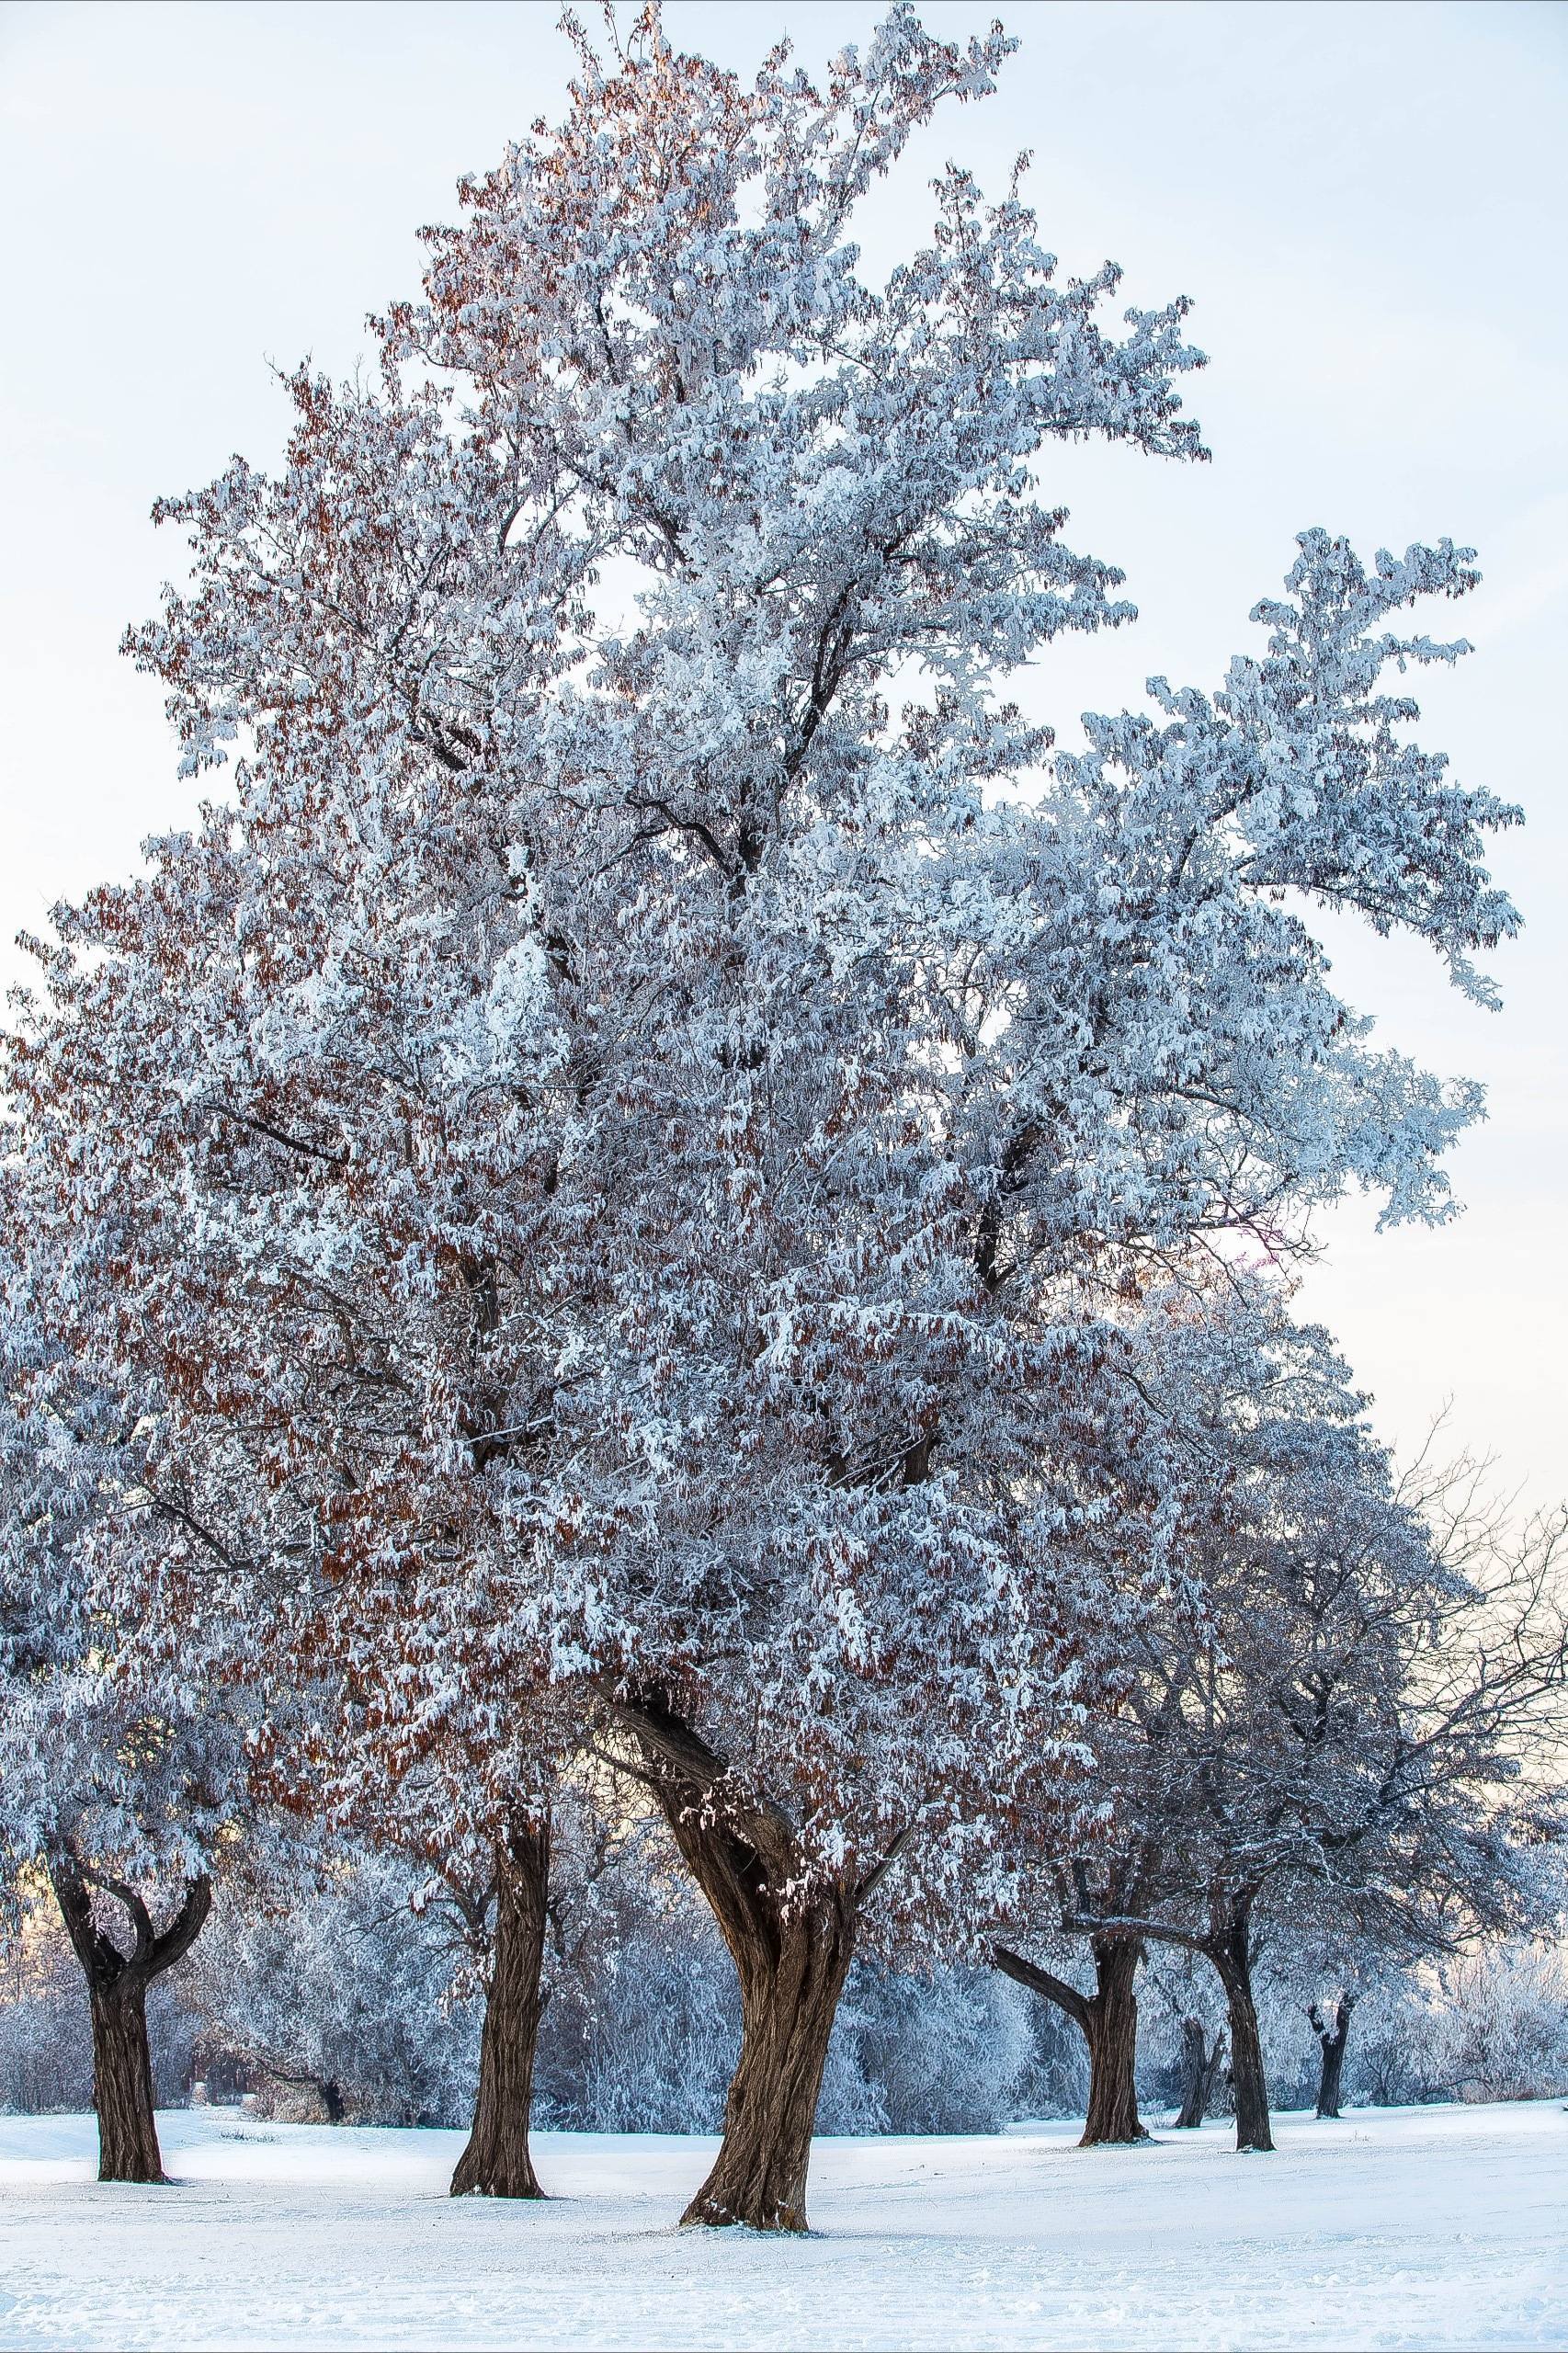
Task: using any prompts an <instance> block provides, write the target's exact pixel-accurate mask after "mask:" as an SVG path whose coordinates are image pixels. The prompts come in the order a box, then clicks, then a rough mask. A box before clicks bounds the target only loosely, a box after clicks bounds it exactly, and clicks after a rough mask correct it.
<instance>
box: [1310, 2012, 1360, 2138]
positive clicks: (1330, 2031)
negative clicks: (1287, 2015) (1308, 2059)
mask: <svg viewBox="0 0 1568 2353" xmlns="http://www.w3.org/2000/svg"><path fill="white" fill-rule="evenodd" d="M1357 1998H1358V1997H1357V1995H1355V1994H1354V1993H1351V1992H1350V1991H1348V1990H1346V1992H1344V1993H1342V1994H1341V1995H1340V1996H1339V1999H1338V2001H1337V2002H1336V2003H1335V2006H1334V2009H1333V2011H1332V2012H1331V2014H1330V2018H1329V2023H1328V2024H1327V2025H1326V2026H1325V2025H1324V2018H1323V2013H1322V2012H1321V2011H1320V2009H1319V2008H1318V2006H1317V2004H1316V2003H1315V2002H1309V2003H1308V2004H1307V2023H1308V2025H1309V2026H1310V2027H1311V2028H1312V2032H1313V2033H1314V2034H1315V2035H1316V2037H1317V2039H1318V2042H1319V2044H1320V2045H1321V2047H1322V2051H1323V2073H1322V2075H1320V2076H1319V2078H1318V2097H1317V2114H1318V2115H1319V2116H1337V2115H1338V2114H1339V2086H1340V2084H1341V2081H1342V2080H1343V2077H1344V2075H1345V2046H1346V2043H1347V2042H1348V2041H1349V2040H1350V2018H1351V2014H1352V2012H1353V2011H1354V2010H1355V2007H1356V2002H1357Z"/></svg>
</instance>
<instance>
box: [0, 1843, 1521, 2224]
mask: <svg viewBox="0 0 1568 2353" xmlns="http://www.w3.org/2000/svg"><path fill="white" fill-rule="evenodd" d="M581 1861H582V1859H581V1858H574V1857H572V1855H571V1851H570V1840H569V1839H568V1840H566V1841H559V1840H558V1864H557V1869H556V1870H555V1872H554V1874H553V1878H552V1885H551V1915H552V1916H551V1935H550V1938H549V1940H548V1949H547V1953H546V1961H545V1972H544V1995H543V2002H542V2015H541V2018H540V2037H539V2046H538V2052H537V2058H536V2063H535V2072H534V2085H533V2116H534V2121H535V2124H536V2126H540V2125H541V2126H544V2127H548V2128H550V2129H551V2130H554V2131H562V2130H565V2131H592V2132H659V2133H674V2132H686V2133H710V2132H716V2131H718V2130H719V2129H720V2126H721V2125H722V2120H723V2111H724V2100H725V2091H726V2087H727V2086H728V2083H729V2080H730V2077H731V2075H733V2069H734V2063H735V2057H736V2053H737V2051H738V2048H739V2041H740V2001H739V1991H738V1987H737V1984H736V1981H735V1975H734V1972H733V1968H732V1966H731V1964H730V1961H729V1959H728V1956H727V1954H726V1952H725V1949H724V1946H723V1942H722V1938H720V1937H719V1935H718V1933H717V1931H716V1929H715V1928H714V1927H713V1924H712V1919H711V1915H710V1913H709V1912H708V1910H707V1907H706V1905H705V1904H703V1903H702V1900H701V1898H700V1896H699V1894H698V1893H697V1892H696V1891H695V1889H694V1888H692V1886H691V1884H690V1881H688V1880H687V1878H686V1876H685V1874H684V1873H682V1872H680V1871H679V1870H677V1869H676V1868H675V1859H674V1857H673V1854H672V1852H671V1851H670V1850H669V1848H668V1846H667V1842H665V1840H664V1839H663V1838H662V1837H661V1836H659V1835H658V1834H657V1832H656V1830H654V1829H653V1825H651V1824H647V1825H645V1826H644V1827H643V1828H642V1830H640V1831H637V1832H635V1833H633V1834H631V1835H628V1836H622V1837H620V1838H618V1839H617V1840H616V1841H615V1843H614V1855H613V1859H612V1860H611V1861H610V1863H609V1864H608V1869H607V1870H605V1871H604V1872H603V1873H602V1874H601V1875H600V1876H599V1877H598V1878H597V1880H596V1881H594V1891H595V1893H594V1900H593V1903H592V1905H591V1907H590V1909H589V1910H588V1911H587V1912H586V1913H585V1910H584V1909H583V1908H582V1905H581V1887H582V1880H581V1877H580V1865H581ZM569 1862H570V1864H571V1866H572V1867H571V1868H568V1867H567V1865H568V1863H569ZM589 1868H590V1869H591V1868H592V1865H591V1863H590V1865H589ZM431 1896H432V1891H431V1888H430V1884H429V1879H428V1874H427V1873H426V1871H425V1870H423V1869H422V1868H421V1866H420V1865H418V1864H417V1863H411V1862H408V1861H405V1860H404V1859H402V1858H399V1857H396V1856H390V1855H387V1854H384V1853H365V1854H360V1855H358V1856H355V1855H354V1854H353V1853H352V1852H351V1851H349V1850H347V1849H345V1850H343V1851H341V1852H340V1853H339V1854H338V1855H337V1856H336V1857H335V1859H334V1860H333V1863H332V1865H331V1868H330V1869H329V1870H328V1871H327V1872H326V1873H325V1874H324V1876H323V1877H322V1879H321V1880H320V1881H315V1880H312V1881H307V1882H306V1883H304V1884H303V1885H301V1883H300V1882H299V1881H298V1880H297V1879H296V1878H293V1877H291V1876H289V1875H283V1876H281V1877H280V1878H279V1879H278V1881H276V1882H275V1883H272V1884H267V1881H266V1880H265V1878H264V1877H261V1876H260V1875H258V1874H257V1872H256V1870H255V1869H254V1861H253V1867H252V1868H250V1869H248V1870H246V1871H245V1872H244V1874H243V1875H242V1874H240V1873H238V1872H236V1873H234V1874H232V1875H230V1876H228V1877H226V1878H225V1880H224V1881H223V1884H222V1888H221V1890H220V1891H219V1894H218V1899H217V1902H216V1903H215V1905H214V1908H213V1914H212V1917H211V1919H210V1923H209V1925H208V1926H207V1927H206V1928H205V1929H204V1930H203V1932H202V1934H201V1936H200V1938H199V1939H198V1941H197V1943H196V1944H195V1945H194V1946H193V1948H192V1949H191V1953H190V1955H189V1956H188V1958H187V1961H185V1962H184V1963H183V1964H182V1965H181V1966H180V1967H179V1968H178V1969H176V1970H174V1971H171V1972H169V1973H168V1974H167V1975H166V1976H164V1977H161V1978H160V1979H159V1980H158V1981H157V1984H155V1985H154V1987H153V1991H152V1993H151V1994H150V1995H149V1998H148V2003H147V2013H146V2015H147V2027H148V2040H149V2045H150V2050H151V2056H152V2066H153V2092H154V2097H155V2099H156V2103H157V2106H158V2107H159V2108H160V2109H164V2108H170V2107H174V2108H178V2107H183V2106H187V2105H189V2104H191V2103H192V2102H194V2103H196V2104H202V2103H233V2102H236V2101H238V2100H239V2099H240V2098H241V2097H242V2095H244V2100H245V2104H246V2107H247V2109H253V2110H254V2111H255V2112H256V2114H257V2115H258V2116H260V2117H262V2118H281V2119H284V2120H289V2121H292V2122H306V2123H322V2122H328V2123H333V2122H337V2123H350V2124H360V2125H364V2124H372V2125H392V2126H404V2127H406V2126H417V2125H425V2126H433V2125H438V2126H466V2125H467V2124H468V2122H469V2121H470V2120H471V2119H472V2112H473V2099H474V2090H475V2086H476V2083H477V2077H478V2066H479V2047H480V2038H481V2031H482V2026H483V2011H484V2001H483V1976H482V1972H476V1971H468V1972H465V1971H462V1970H461V1969H459V1970H458V1971H457V1972H454V1966H453V1964H454V1961H461V1959H462V1957H463V1951H464V1946H463V1942H462V1938H461V1932H460V1928H459V1927H458V1924H457V1923H456V1922H455V1921H454V1920H453V1919H452V1917H451V1915H450V1914H449V1912H447V1911H446V1910H445V1909H444V1907H443V1906H442V1904H440V1903H439V1901H438V1900H431ZM565 1907H570V1910H571V1913H572V1916H573V1918H574V1922H575V1927H574V1930H567V1929H566V1927H565V1923H564V1921H563V1919H562V1911H563V1908H565ZM1058 1966H1059V1968H1060V1969H1061V1970H1062V1971H1063V1972H1065V1975H1064V1978H1063V1981H1062V1982H1064V1983H1067V1984H1069V1986H1070V1988H1071V1989H1072V1990H1079V1989H1083V1990H1084V1991H1086V1992H1092V1989H1093V1979H1092V1973H1091V1972H1085V1971H1084V1970H1083V1969H1082V1968H1081V1967H1080V1966H1075V1965H1074V1961H1073V1960H1072V1959H1071V1958H1070V1957H1068V1956H1067V1955H1065V1954H1064V1955H1063V1956H1062V1960H1061V1961H1060V1962H1059V1964H1058ZM1352 1969H1353V1970H1354V1972H1355V1974H1354V1979H1353V1981H1352V1982H1349V1983H1347V1977H1346V1972H1348V1971H1350V1970H1352ZM1136 1982H1137V1990H1138V2009H1139V2018H1138V2025H1139V2032H1138V2066H1137V2075H1136V2083H1135V2088H1136V2091H1137V2095H1138V2099H1139V2102H1140V2104H1141V2107H1142V2112H1143V2115H1144V2116H1145V2118H1147V2119H1148V2120H1149V2121H1150V2122H1153V2121H1154V2120H1155V2118H1156V2117H1157V2118H1158V2119H1159V2120H1160V2121H1161V2122H1163V2123H1165V2124H1170V2123H1172V2122H1174V2123H1176V2124H1177V2125H1178V2126H1179V2125H1197V2124H1199V2123H1201V2122H1202V2121H1204V2120H1205V2119H1208V2118H1220V2119H1223V2120H1225V2121H1226V2122H1227V2124H1228V2122H1229V2120H1230V2119H1231V2116H1232V2114H1233V2107H1234V2090H1233V2083H1232V2082H1231V2080H1230V2074H1229V2069H1228V2066H1227V2064H1226V2062H1227V2059H1228V2055H1229V2038H1228V2033H1227V2029H1226V2024H1225V2013H1224V2001H1223V1994H1222V1989H1221V1986H1220V1984H1219V1981H1218V1979H1217V1977H1216V1976H1215V1975H1214V1973H1213V1972H1212V1970H1211V1969H1210V1966H1209V1964H1208V1963H1207V1962H1205V1961H1203V1960H1202V1959H1201V1957H1200V1956H1197V1955H1194V1954H1192V1953H1189V1952H1186V1951H1183V1950H1180V1949H1176V1948H1169V1947H1165V1948H1162V1947H1160V1946H1158V1945H1151V1946H1150V1947H1149V1948H1147V1950H1146V1956H1145V1960H1144V1961H1143V1963H1142V1965H1141V1967H1140V1968H1139V1971H1138V1973H1137V1981H1136ZM1254 1983H1255V1986H1256V2000H1257V2010H1258V2023H1259V2029H1260V2034H1261V2039H1262V2042H1263V2047H1264V2051H1265V2053H1266V2058H1267V2073H1268V2078H1269V2084H1270V2087H1271V2089H1272V2091H1273V2093H1274V2095H1275V2097H1276V2098H1277V2100H1278V2104H1279V2105H1280V2106H1281V2107H1283V2108H1288V2109H1299V2108H1301V2107H1303V2106H1304V2107H1307V2108H1309V2109H1310V2108H1311V2107H1312V2103H1313V2100H1314V2098H1315V2099H1317V2100H1318V2102H1319V2106H1320V2108H1321V2109H1323V2111H1324V2113H1327V2112H1328V2111H1329V2110H1330V2109H1332V2108H1333V2107H1335V2104H1336V2102H1337V2101H1338V2100H1344V2101H1346V2102H1347V2103H1349V2104H1350V2105H1353V2106H1354V2105H1361V2104H1365V2103H1367V2102H1372V2103H1376V2104H1388V2103H1399V2102H1407V2101H1413V2100H1415V2101H1423V2100H1434V2099H1449V2100H1451V2099H1461V2098H1462V2099H1515V2098H1529V2097H1548V2096H1550V2095H1552V2094H1561V2093H1564V2092H1568V1985H1565V1983H1564V1972H1563V1967H1562V1960H1561V1957H1560V1956H1559V1955H1557V1954H1556V1953H1554V1951H1553V1949H1552V1948H1551V1944H1550V1943H1549V1942H1546V1941H1541V1942H1536V1943H1531V1942H1528V1941H1527V1940H1525V1939H1506V1940H1504V1941H1503V1942H1501V1943H1497V1944H1488V1945H1487V1946H1486V1947H1485V1948H1484V1949H1483V1950H1481V1951H1479V1952H1478V1953H1476V1954H1474V1955H1466V1956H1463V1957H1461V1958H1459V1959H1449V1958H1444V1959H1439V1960H1438V1961H1436V1962H1433V1961H1430V1960H1429V1959H1427V1958H1426V1957H1416V1958H1414V1959H1412V1958H1410V1957H1409V1956H1407V1955H1404V1954H1403V1953H1401V1952H1393V1953H1380V1952H1379V1951H1377V1950H1376V1949H1374V1948H1371V1947H1369V1946H1368V1945H1367V1944H1366V1943H1364V1942H1358V1943H1357V1944H1356V1945H1355V1946H1354V1948H1353V1949H1349V1950H1346V1949H1344V1948H1343V1947H1341V1949H1329V1948H1327V1947H1325V1948H1324V1949H1321V1950H1314V1940H1313V1939H1312V1938H1310V1937H1308V1938H1303V1936H1302V1934H1301V1923H1299V1922H1296V1921H1292V1920H1286V1919H1281V1920H1280V1921H1279V1923H1278V1930H1277V1933H1276V1935H1275V1936H1274V1937H1273V1938H1269V1937H1268V1936H1267V1935H1266V1936H1265V1937H1264V1938H1262V1939H1261V1941H1260V1947H1259V1950H1258V1953H1257V1957H1256V1963H1255V1970H1254ZM1320 1989H1322V1990H1321V1991H1320ZM1314 1994H1317V1995H1318V1998H1315V1999H1314V1998H1313V1996H1314ZM1314 2018H1315V2019H1316V2020H1317V2021H1318V2023H1319V2027H1321V2029H1322V2032H1324V2033H1327V2034H1328V2036H1329V2039H1330V2043H1331V2045H1333V2046H1336V2048H1335V2051H1334V2052H1331V2059H1330V2064H1331V2068H1332V2075H1331V2076H1330V2077H1329V2079H1328V2080H1327V2081H1326V2082H1325V2077H1324V2047H1323V2042H1322V2037H1321V2034H1320V2032H1319V2031H1318V2030H1316V2029H1314V2026H1313V2024H1312V2020H1313V2019H1314ZM1351 2020H1353V2025H1351V2027H1350V2030H1349V2032H1348V2035H1347V2037H1346V2035H1345V2028H1346V2024H1347V2023H1348V2022H1349V2021H1351ZM1199 2045H1200V2046H1201V2057H1200V2058H1195V2046H1199ZM92 2072H93V2071H92V2044H91V2039H90V2036H89V2033H88V2031H87V2005H86V2002H85V1995H84V1988H83V1980H82V1973H81V1971H80V1968H79V1967H78V1965H77V1962H76V1960H75V1957H74V1953H73V1951H72V1949H71V1945H70V1941H69V1938H67V1936H66V1934H65V1931H64V1928H63V1925H62V1922H61V1920H60V1916H59V1911H58V1907H57V1906H56V1905H55V1904H54V1902H53V1899H52V1896H51V1894H50V1893H48V1891H47V1890H43V1889H40V1892H39V1895H38V1899H37V1901H36V1902H35V1903H33V1904H30V1905H28V1906H27V1907H26V1909H25V1910H24V1913H23V1915H22V1918H21V1920H20V1922H19V1923H18V1925H17V1928H16V1929H15V1931H14V1932H13V1935H12V1937H11V1939H10V1949H9V1951H8V1953H7V1955H6V1969H5V1973H4V1976H3V1978H0V2111H10V2112H16V2111H17V2110H21V2111H25V2112H28V2113H39V2112H55V2113H60V2112H69V2111H73V2110H79V2109H83V2108H85V2107H87V2106H88V2105H89V2104H90V2101H91V2097H92ZM1089 2090H1090V2069H1089V2060H1088V2046H1087V2042H1086V2040H1085V2037H1084V2036H1083V2034H1082V2032H1081V2031H1080V2029H1079V2028H1078V2027H1077V2026H1076V2025H1075V2024H1074V2021H1073V2019H1072V2018H1071V2017H1069V2016H1068V2015H1067V2014H1066V2013H1065V2012H1064V2011H1062V2009H1060V2008H1058V2007H1057V2006H1055V2005H1054V2004H1053V2003H1051V2001H1049V2000H1043V2001H1042V2000H1040V1999H1038V1998H1036V1997H1035V1995H1033V1994H1032V1993H1031V1992H1029V1991H1026V1990H1023V1989H1021V1988H1020V1987H1019V1986H1017V1984H1013V1983H1010V1982H1009V1980H1008V1978H1007V1977H1006V1975H1005V1974H1003V1973H1001V1972H998V1971H997V1970H996V1969H995V1968H994V1967H980V1968H971V1967H967V1966H950V1967H941V1966H931V1967H928V1968H926V1969H922V1970H915V1971H910V1970H899V1969H895V1968H891V1967H889V1966H887V1965H886V1964H884V1963H881V1962H878V1961H858V1962H857V1963H856V1965H855V1966H854V1968H853V1969H852V1970H851V1971H850V1973H849V1977H848V1980H847V1981H846V1989H845V1995H844V1999H843V2001H842V2002H841V2003H840V2005H839V2010H838V2016H837V2018H836V2020H835V2027H834V2033H833V2040H832V2041H831V2042H830V2044H829V2048H828V2058H827V2064H826V2067H825V2069H824V2076H823V2086H822V2093H821V2097H820V2099H819V2102H818V2107H817V2118H816V2129H817V2131H818V2133H819V2134H821V2133H830V2134H832V2133H876V2132H896V2133H920V2132H941V2133H977V2132H990V2131H995V2130H997V2129H999V2128H1000V2127H1002V2126H1004V2125H1006V2124H1007V2123H1010V2122H1014V2121H1017V2120H1026V2119H1030V2118H1039V2117H1065V2116H1076V2117H1079V2118H1082V2117H1083V2116H1084V2114H1085V2107H1086V2104H1087V2100H1088V2095H1089ZM1325 2095H1326V2096H1325ZM545 2179H546V2181H547V2182H548V2180H549V2172H548V2170H547V2171H546V2174H545Z"/></svg>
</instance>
